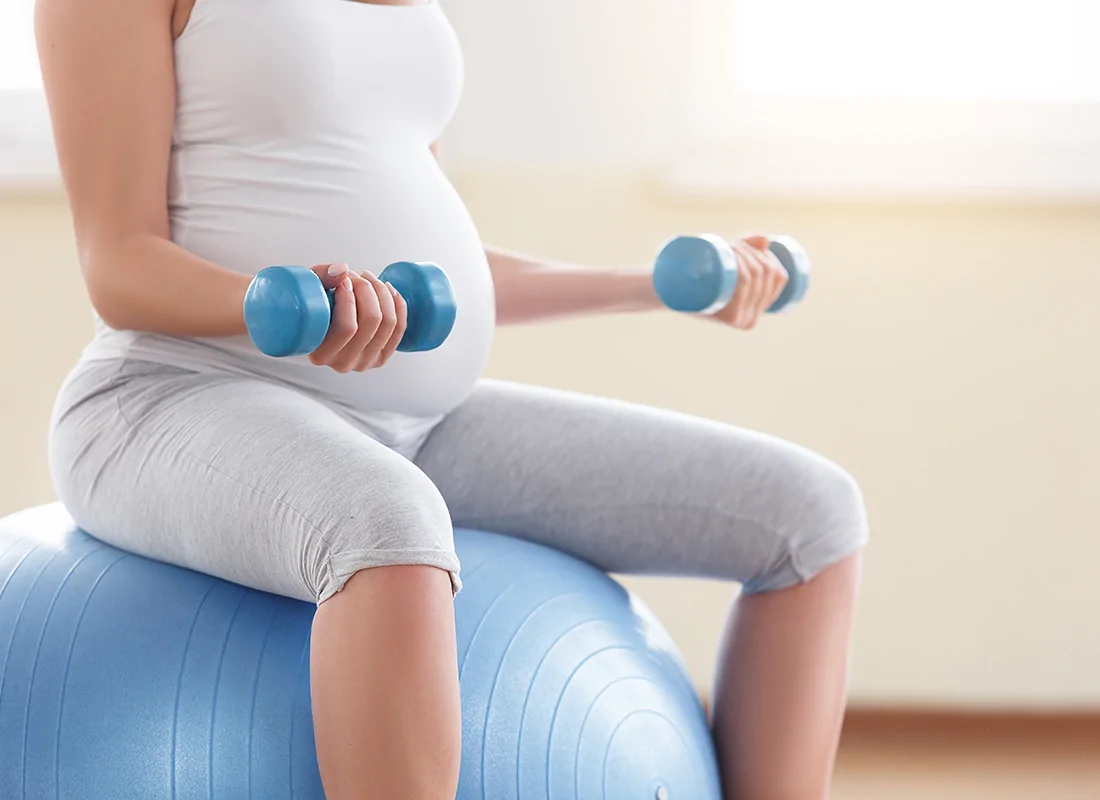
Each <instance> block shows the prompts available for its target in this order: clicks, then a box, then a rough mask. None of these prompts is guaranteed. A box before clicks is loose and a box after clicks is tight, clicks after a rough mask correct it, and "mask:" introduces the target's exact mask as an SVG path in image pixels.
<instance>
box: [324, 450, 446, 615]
mask: <svg viewBox="0 0 1100 800" xmlns="http://www.w3.org/2000/svg"><path fill="white" fill-rule="evenodd" d="M320 534H321V535H320V537H319V539H320V541H319V542H318V543H317V551H318V552H316V553H314V554H312V556H311V557H310V558H308V559H307V563H309V564H313V565H316V567H315V568H314V570H313V572H314V573H315V574H313V575H311V576H310V578H311V583H312V585H314V586H316V595H317V603H318V604H320V603H322V602H324V600H326V599H327V598H329V597H331V596H332V595H333V594H334V593H336V592H338V591H340V589H342V588H343V586H344V584H345V583H346V582H347V581H348V579H349V578H351V576H352V575H354V574H355V573H356V572H358V571H359V570H362V569H369V568H373V567H390V566H424V567H435V568H437V569H441V570H445V571H446V572H448V573H450V576H451V583H452V589H453V591H458V588H459V579H458V571H459V564H458V556H457V555H456V554H455V547H454V533H453V530H452V527H451V516H450V512H449V510H448V508H447V504H446V502H445V501H444V499H443V497H442V495H441V494H440V493H439V490H438V489H436V487H435V485H434V484H433V483H432V482H431V480H430V479H429V478H428V477H427V476H426V475H424V473H422V472H421V471H420V470H418V469H417V468H416V467H415V466H413V465H412V464H410V463H408V462H406V461H404V459H402V460H401V461H400V462H395V463H394V464H391V465H388V466H387V467H386V468H383V469H379V468H378V465H374V466H373V467H372V469H371V471H370V473H369V474H367V475H363V476H361V477H359V478H358V479H356V476H349V481H348V485H347V486H346V487H345V488H344V489H342V490H341V498H340V500H339V502H337V503H336V504H334V506H333V508H332V510H331V513H330V516H329V519H328V520H326V522H325V524H324V525H323V526H322V527H321V530H320Z"/></svg>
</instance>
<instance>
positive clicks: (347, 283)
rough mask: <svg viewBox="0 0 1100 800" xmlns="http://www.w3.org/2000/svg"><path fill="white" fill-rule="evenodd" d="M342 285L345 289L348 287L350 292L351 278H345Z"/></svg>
mask: <svg viewBox="0 0 1100 800" xmlns="http://www.w3.org/2000/svg"><path fill="white" fill-rule="evenodd" d="M342 285H343V287H344V288H345V289H347V290H348V291H349V292H350V291H351V278H344V283H343V284H342Z"/></svg>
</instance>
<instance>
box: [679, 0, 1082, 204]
mask: <svg viewBox="0 0 1100 800" xmlns="http://www.w3.org/2000/svg"><path fill="white" fill-rule="evenodd" d="M691 2H693V3H694V4H695V6H694V8H695V14H696V18H695V20H694V22H693V23H692V36H693V39H692V42H693V45H694V52H693V62H692V67H691V78H690V79H689V83H688V85H687V87H686V89H685V94H686V95H688V99H687V101H686V103H685V111H684V115H683V116H684V134H685V135H684V138H683V140H682V141H681V147H680V148H679V149H680V150H681V151H682V155H680V156H677V157H674V158H673V159H672V162H673V163H672V165H671V166H670V169H669V170H668V177H669V179H670V182H671V183H672V184H673V185H675V186H677V187H679V188H681V189H685V190H688V191H693V192H694V191H701V192H703V193H708V194H710V193H716V194H722V195H728V194H731V193H733V194H750V195H759V194H764V195H768V194H772V195H776V194H778V195H784V196H806V195H821V196H830V197H833V196H835V197H844V196H855V197H858V198H859V199H871V198H879V197H882V198H897V199H903V200H911V199H920V198H928V199H947V200H958V199H980V200H1017V199H1018V200H1024V201H1029V202H1030V201H1035V200H1044V199H1047V200H1056V201H1071V202H1072V201H1078V200H1083V199H1085V200H1089V201H1095V200H1096V199H1098V198H1100V0H1042V1H1041V2H1040V1H1039V0H828V2H823V1H822V0H691ZM685 143H686V146H684V145H685Z"/></svg>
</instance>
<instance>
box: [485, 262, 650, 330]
mask: <svg viewBox="0 0 1100 800" xmlns="http://www.w3.org/2000/svg"><path fill="white" fill-rule="evenodd" d="M486 253H487V255H488V258H489V267H490V269H491V270H492V272H493V283H494V284H495V287H496V306H497V323H498V324H500V325H514V324H518V323H523V322H543V321H548V320H552V319H562V318H566V317H573V316H579V315H583V314H607V313H621V312H630V311H652V310H655V309H659V308H662V307H663V306H662V304H661V301H660V300H659V299H658V298H657V295H656V293H655V292H654V290H653V279H652V274H651V273H650V272H649V271H648V270H643V269H630V270H626V269H612V268H608V267H585V266H579V265H575V264H562V263H557V262H546V261H539V260H536V259H532V258H529V257H526V256H522V255H519V254H516V253H510V252H506V251H503V250H499V249H496V248H487V250H486Z"/></svg>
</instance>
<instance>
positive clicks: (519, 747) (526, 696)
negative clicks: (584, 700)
mask: <svg viewBox="0 0 1100 800" xmlns="http://www.w3.org/2000/svg"><path fill="white" fill-rule="evenodd" d="M570 594H577V595H580V594H581V592H571V593H570ZM599 622H603V620H600V619H589V620H585V621H584V622H582V623H580V624H579V625H574V626H573V627H572V628H569V629H568V630H565V631H562V633H561V634H559V635H558V637H557V638H556V639H554V641H552V642H550V644H549V645H548V646H547V647H546V649H545V651H544V652H543V654H542V658H540V659H539V663H538V664H536V665H535V669H534V671H533V672H532V673H531V681H530V683H528V684H527V691H525V692H524V693H523V708H521V709H520V713H519V734H518V735H517V736H516V766H517V768H516V797H519V790H520V784H519V777H520V771H519V760H520V754H521V753H522V752H523V731H524V725H523V723H524V722H525V721H526V720H527V707H528V705H530V701H531V689H532V688H534V685H535V682H536V681H537V680H538V677H539V673H540V672H542V667H543V665H544V664H545V663H546V659H547V658H549V657H550V653H551V652H552V651H553V650H554V648H555V647H557V646H558V643H559V642H561V640H562V639H564V638H565V637H566V636H568V635H569V634H571V633H573V631H576V630H580V629H581V628H584V627H586V626H588V625H595V624H597V623H599ZM592 655H595V653H592ZM582 663H583V662H582ZM578 666H579V665H578ZM558 700H559V702H560V700H561V697H560V696H559V698H558ZM554 710H555V713H556V712H557V706H555V708H554ZM547 784H548V785H549V778H547Z"/></svg>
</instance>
